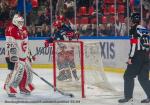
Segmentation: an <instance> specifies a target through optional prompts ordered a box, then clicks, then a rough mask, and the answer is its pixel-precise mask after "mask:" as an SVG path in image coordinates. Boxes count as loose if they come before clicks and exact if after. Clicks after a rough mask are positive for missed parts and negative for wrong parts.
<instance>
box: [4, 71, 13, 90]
mask: <svg viewBox="0 0 150 105" xmlns="http://www.w3.org/2000/svg"><path fill="white" fill-rule="evenodd" d="M11 76H12V72H11V73H9V74H8V75H7V78H6V80H5V84H4V90H6V86H7V85H8V83H9V81H10V79H11Z"/></svg>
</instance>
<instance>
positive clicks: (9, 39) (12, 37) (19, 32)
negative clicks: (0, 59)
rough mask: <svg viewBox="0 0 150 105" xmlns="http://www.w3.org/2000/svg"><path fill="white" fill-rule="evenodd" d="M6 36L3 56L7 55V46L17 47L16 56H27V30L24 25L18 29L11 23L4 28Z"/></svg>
mask: <svg viewBox="0 0 150 105" xmlns="http://www.w3.org/2000/svg"><path fill="white" fill-rule="evenodd" d="M5 37H6V46H5V48H6V51H5V56H6V57H9V48H11V47H12V46H13V47H16V48H17V56H18V57H19V58H26V57H27V56H28V32H27V29H26V27H23V28H22V29H19V28H18V27H16V26H15V25H13V24H11V25H10V26H8V27H7V28H6V30H5Z"/></svg>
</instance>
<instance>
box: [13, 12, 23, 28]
mask: <svg viewBox="0 0 150 105" xmlns="http://www.w3.org/2000/svg"><path fill="white" fill-rule="evenodd" d="M12 23H13V24H14V25H15V26H17V27H18V28H19V29H22V27H23V25H24V19H23V17H22V16H20V15H18V14H16V15H14V17H13V20H12Z"/></svg>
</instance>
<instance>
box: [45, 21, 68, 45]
mask: <svg viewBox="0 0 150 105" xmlns="http://www.w3.org/2000/svg"><path fill="white" fill-rule="evenodd" d="M53 27H54V32H53V34H52V36H51V37H50V38H49V39H47V40H45V42H44V44H45V47H48V46H49V44H52V43H53V41H55V40H65V39H66V36H65V33H64V31H63V30H62V29H61V28H62V26H61V23H60V21H55V22H54V23H53Z"/></svg>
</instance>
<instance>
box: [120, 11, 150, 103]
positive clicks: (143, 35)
mask: <svg viewBox="0 0 150 105" xmlns="http://www.w3.org/2000/svg"><path fill="white" fill-rule="evenodd" d="M131 20H132V22H133V26H132V27H131V29H130V35H131V39H130V44H131V49H130V53H129V58H128V62H127V63H128V65H127V69H126V71H125V73H124V98H123V99H120V100H119V103H125V102H128V101H130V100H132V98H133V89H134V78H135V77H136V76H138V81H139V83H140V85H141V86H142V88H143V90H144V92H145V93H146V96H147V98H146V99H144V100H142V101H141V103H149V102H150V81H149V54H148V51H149V36H148V35H147V34H148V33H147V32H146V31H145V30H146V28H145V27H144V26H143V25H140V20H141V18H140V14H139V13H133V14H132V17H131Z"/></svg>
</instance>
